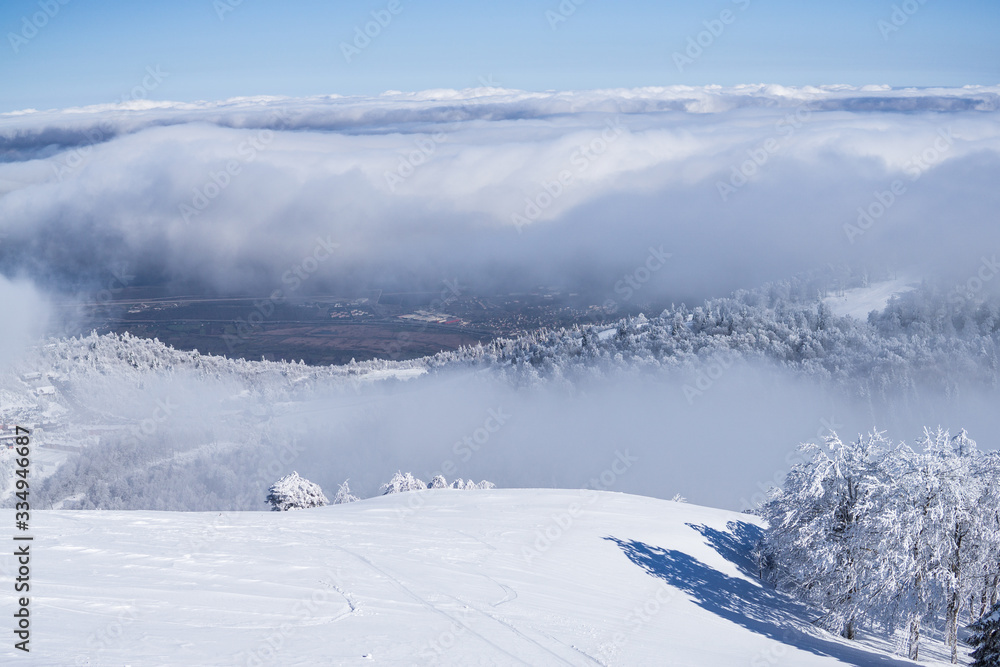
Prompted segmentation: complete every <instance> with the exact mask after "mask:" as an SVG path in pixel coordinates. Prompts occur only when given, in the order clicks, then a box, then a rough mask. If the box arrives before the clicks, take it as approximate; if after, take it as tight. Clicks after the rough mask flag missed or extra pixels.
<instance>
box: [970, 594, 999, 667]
mask: <svg viewBox="0 0 1000 667" xmlns="http://www.w3.org/2000/svg"><path fill="white" fill-rule="evenodd" d="M969 630H970V631H971V632H972V634H971V635H970V636H969V639H968V641H969V644H970V645H972V646H974V647H976V650H975V651H973V652H972V659H973V661H974V662H973V663H972V667H1000V602H998V603H997V604H994V605H993V608H992V609H990V611H989V613H987V614H985V615H983V616H982V617H981V618H980V619H979V620H978V621H976V622H975V623H973V624H972V625H970V626H969Z"/></svg>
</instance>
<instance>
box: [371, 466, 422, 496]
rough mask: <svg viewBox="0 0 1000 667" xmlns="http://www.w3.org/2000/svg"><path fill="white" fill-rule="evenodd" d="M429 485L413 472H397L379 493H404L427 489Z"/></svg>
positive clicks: (384, 494)
mask: <svg viewBox="0 0 1000 667" xmlns="http://www.w3.org/2000/svg"><path fill="white" fill-rule="evenodd" d="M426 488H427V485H426V484H424V483H423V482H422V481H420V480H419V479H417V478H416V477H414V476H413V474H412V473H408V472H407V473H404V472H397V473H396V474H395V475H393V476H392V479H390V480H389V481H388V482H386V483H385V484H383V485H382V486H381V488H379V493H381V494H382V495H383V496H386V495H389V494H390V493H402V492H403V491H420V490H422V489H426Z"/></svg>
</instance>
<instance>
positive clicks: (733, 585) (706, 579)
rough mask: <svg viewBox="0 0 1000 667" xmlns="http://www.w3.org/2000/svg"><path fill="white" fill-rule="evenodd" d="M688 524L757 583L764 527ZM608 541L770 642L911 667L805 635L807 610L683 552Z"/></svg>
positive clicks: (702, 603)
mask: <svg viewBox="0 0 1000 667" xmlns="http://www.w3.org/2000/svg"><path fill="white" fill-rule="evenodd" d="M687 525H688V527H690V528H692V529H694V530H696V531H698V532H699V533H701V534H702V535H703V536H704V537H705V539H706V540H707V542H708V544H709V545H710V546H711V547H712V548H713V549H715V550H716V551H717V552H718V553H719V555H721V556H722V557H723V558H725V559H726V560H728V561H729V562H731V563H733V564H734V565H736V567H737V568H738V569H739V570H740V572H742V573H743V574H745V575H747V576H748V577H751V578H752V579H753V580H754V581H757V577H756V574H755V568H754V566H753V563H752V561H751V559H750V551H751V549H752V548H753V546H754V544H756V542H757V540H758V539H760V537H761V534H762V531H761V529H760V528H758V527H757V526H754V525H753V524H750V523H745V522H736V521H730V522H729V523H728V524H727V526H726V528H727V531H720V530H716V529H714V528H709V527H708V526H697V525H694V524H690V523H689V524H687ZM604 539H606V540H608V541H610V542H614V543H615V544H617V545H618V547H619V548H621V550H622V551H623V552H624V553H625V555H626V556H627V557H628V559H629V560H631V561H632V562H633V563H635V564H636V565H638V566H639V567H641V568H642V569H644V570H645V571H646V572H647V573H648V574H649V575H650V576H653V577H657V578H659V579H662V580H664V581H665V582H666V583H667V584H669V585H670V586H673V587H674V588H677V589H678V590H681V591H683V592H685V593H687V594H688V595H689V596H691V597H692V598H693V599H694V601H695V603H696V604H697V605H698V606H700V607H701V608H703V609H706V610H708V611H710V612H712V613H713V614H716V615H718V616H721V617H722V618H724V619H726V620H728V621H731V622H733V623H735V624H737V625H740V626H742V627H744V628H746V629H748V630H750V631H752V632H756V633H757V634H760V635H764V636H765V637H768V638H769V639H773V640H774V641H777V642H781V643H783V644H787V645H789V646H792V647H794V648H797V649H800V650H802V651H808V652H809V653H814V654H816V655H822V656H829V657H831V658H835V659H837V660H840V661H842V662H845V663H847V664H850V665H864V666H867V665H886V666H889V665H898V666H899V667H903V666H904V665H912V664H913V663H912V662H909V661H903V660H898V659H894V658H892V657H889V656H885V655H880V654H877V653H873V652H869V651H866V650H864V649H861V648H854V647H851V646H847V645H845V644H844V643H841V642H839V641H836V640H832V639H824V638H822V637H820V636H817V635H814V634H811V633H809V632H805V631H803V630H802V629H801V628H802V627H803V626H808V625H809V620H808V608H807V607H806V606H804V605H802V604H800V603H797V602H795V601H794V600H792V599H791V598H789V597H788V596H786V595H783V594H781V593H779V592H777V591H775V590H774V589H773V588H770V587H768V586H766V585H763V584H757V583H753V582H751V581H747V580H745V579H741V578H739V577H730V576H728V575H726V574H724V573H722V572H719V571H718V570H716V569H714V568H711V567H709V566H708V565H705V564H704V563H702V562H701V561H699V560H698V559H696V558H693V557H692V556H689V555H688V554H686V553H683V552H681V551H676V550H673V549H661V548H659V547H655V546H652V545H649V544H645V543H643V542H637V541H635V540H621V539H618V538H616V537H606V538H604Z"/></svg>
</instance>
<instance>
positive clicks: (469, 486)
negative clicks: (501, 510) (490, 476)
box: [451, 477, 497, 491]
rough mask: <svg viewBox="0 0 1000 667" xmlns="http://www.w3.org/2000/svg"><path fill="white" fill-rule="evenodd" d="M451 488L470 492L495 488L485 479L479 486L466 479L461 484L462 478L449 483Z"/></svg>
mask: <svg viewBox="0 0 1000 667" xmlns="http://www.w3.org/2000/svg"><path fill="white" fill-rule="evenodd" d="M451 488H453V489H461V490H463V491H471V490H473V489H495V488H497V486H496V484H494V483H493V482H487V481H486V480H485V479H484V480H483V481H481V482H480V483H479V484H476V483H475V482H473V481H472V480H471V479H467V480H465V481H464V482H463V481H462V478H461V477H459V478H458V479H456V480H455V481H454V482H452V483H451Z"/></svg>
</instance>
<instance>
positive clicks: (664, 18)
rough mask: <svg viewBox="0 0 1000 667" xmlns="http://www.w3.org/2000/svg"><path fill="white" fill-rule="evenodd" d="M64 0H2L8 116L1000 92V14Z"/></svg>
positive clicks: (1, 78)
mask: <svg viewBox="0 0 1000 667" xmlns="http://www.w3.org/2000/svg"><path fill="white" fill-rule="evenodd" d="M63 2H65V4H62V3H61V2H60V0H34V1H25V0H4V2H3V3H0V30H2V34H3V38H4V39H3V43H2V44H0V111H9V110H14V109H23V108H54V107H65V106H75V105H82V104H95V103H102V102H110V101H114V100H118V99H121V98H123V97H128V96H130V95H131V91H132V90H133V89H134V87H135V86H137V85H140V84H141V83H142V81H143V78H144V76H146V68H147V67H153V68H156V67H159V68H160V70H161V71H163V72H166V73H168V75H167V76H166V77H165V78H164V79H163V81H162V83H160V84H159V85H157V86H156V87H155V89H153V90H150V91H149V92H148V93H144V94H147V95H148V96H149V97H151V98H154V99H171V100H185V101H186V100H196V99H221V98H226V97H231V96H238V95H256V94H280V95H311V94H327V93H340V94H375V93H380V92H382V91H385V90H388V89H396V90H419V89H427V88H438V87H443V88H467V87H474V86H478V85H480V84H481V82H482V81H492V82H494V83H496V84H497V85H500V86H504V87H510V88H521V89H526V90H548V89H589V88H603V87H619V86H622V87H634V86H644V85H670V84H692V85H701V84H713V83H715V84H722V85H731V84H736V83H759V82H768V83H780V84H786V85H803V84H823V83H849V84H866V83H887V84H890V85H893V86H935V85H944V86H959V85H966V84H988V85H995V84H998V83H1000V40H997V38H996V35H997V34H998V33H1000V3H998V2H996V0H948V1H947V2H946V1H945V0H924V2H923V3H922V4H921V2H920V0H908V2H901V1H897V2H892V1H885V2H882V1H877V0H875V1H873V0H864V1H862V0H839V1H838V2H830V1H825V2H803V1H802V0H798V1H795V2H792V1H788V0H769V1H765V0H738V1H733V0H713V1H711V2H685V3H680V2H665V1H661V2H614V3H612V2H608V1H607V0H585V1H583V2H581V4H579V5H577V4H575V3H574V2H573V0H564V2H563V3H562V5H561V6H562V7H563V11H562V12H560V2H559V0H550V1H538V2H535V1H527V0H504V1H503V2H500V1H494V2H479V3H468V2H452V1H450V0H449V1H441V2H433V3H432V2H427V1H426V0H424V1H422V2H413V1H411V0H394V2H395V3H396V4H393V0H375V1H370V0H366V1H364V2H350V3H346V2H331V1H330V0H322V1H318V0H316V1H314V0H303V1H298V2H287V3H277V2H273V1H272V2H267V1H266V0H242V1H241V0H173V1H171V2H136V1H135V0H127V1H126V0H103V1H101V0H93V1H90V2H85V1H84V0H63ZM237 3H238V4H237ZM391 4H392V7H393V8H395V9H396V13H395V14H390V13H389V12H388V10H389V8H390V5H391ZM894 6H895V7H897V8H898V10H897V13H896V17H895V18H896V22H895V24H894V23H893V12H894ZM906 9H908V10H910V11H909V12H906V11H904V10H906ZM570 10H572V11H570ZM724 11H729V12H731V13H730V14H726V15H723V14H722V12H724ZM46 12H47V13H46ZM371 12H382V17H383V19H384V18H385V17H386V16H391V21H390V22H388V24H387V25H386V26H385V27H380V29H379V34H378V35H377V36H376V37H374V38H373V39H372V40H371V42H370V43H369V44H367V45H366V46H364V48H362V49H358V51H359V52H358V53H352V54H350V62H348V58H347V57H345V55H344V54H343V52H342V48H341V44H342V43H347V44H351V43H352V41H353V40H354V37H355V28H359V29H362V30H363V29H364V27H365V25H366V23H368V22H370V21H372V20H373V17H372V14H371ZM220 15H221V18H220ZM553 17H556V18H553ZM562 18H565V20H559V19H562ZM904 18H905V22H904V21H903V20H902V19H904ZM720 19H726V20H728V24H724V23H722V21H721V20H720ZM880 21H883V22H884V23H883V24H882V27H881V29H880V24H879V22H880ZM705 22H709V25H708V27H706V25H705ZM39 26H40V27H39ZM720 26H721V29H720ZM713 27H714V28H715V32H716V33H717V34H711V33H710V32H709V29H710V28H713ZM895 28H898V29H895ZM699 33H702V34H701V40H702V42H703V43H704V44H705V46H704V47H703V48H702V50H701V52H700V53H699V52H698V50H697V49H696V48H695V49H692V51H691V53H693V54H695V57H694V58H691V61H690V62H682V63H681V67H678V64H677V62H676V58H675V55H674V54H675V53H681V54H684V55H685V57H687V55H688V54H685V50H686V49H687V47H688V46H689V39H692V40H697V39H698V37H699ZM491 77H492V78H491ZM147 81H148V79H147Z"/></svg>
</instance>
